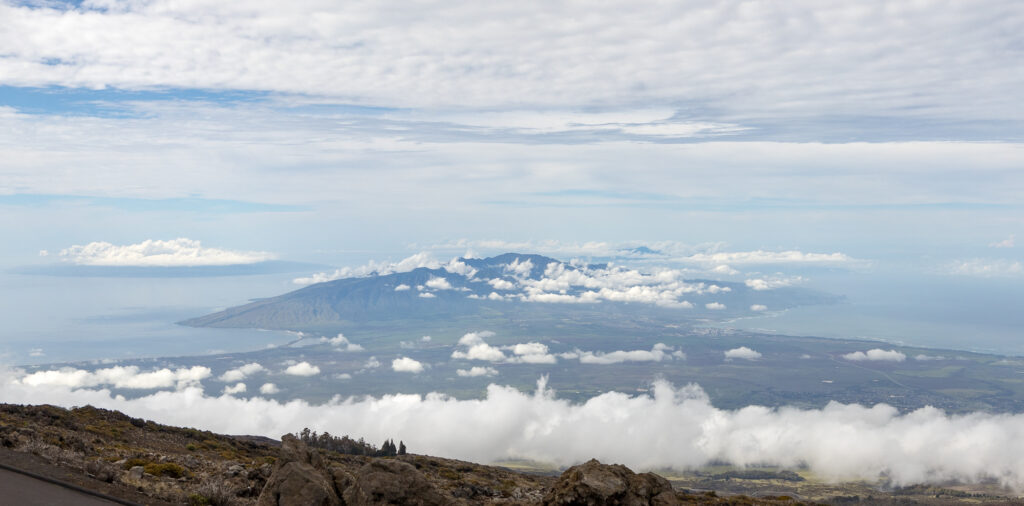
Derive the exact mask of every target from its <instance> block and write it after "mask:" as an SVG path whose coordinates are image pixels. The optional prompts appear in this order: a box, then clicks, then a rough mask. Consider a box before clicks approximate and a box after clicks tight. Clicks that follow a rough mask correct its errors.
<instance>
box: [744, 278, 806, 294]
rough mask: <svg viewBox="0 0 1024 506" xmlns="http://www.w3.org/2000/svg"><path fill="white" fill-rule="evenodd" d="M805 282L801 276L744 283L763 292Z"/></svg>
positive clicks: (749, 280)
mask: <svg viewBox="0 0 1024 506" xmlns="http://www.w3.org/2000/svg"><path fill="white" fill-rule="evenodd" d="M803 280H804V279H803V278H802V277H800V276H795V277H789V278H787V277H781V276H777V277H772V278H754V279H748V280H746V281H744V282H743V283H744V284H746V285H747V286H748V287H750V288H752V289H754V290H757V291H763V290H772V289H775V288H781V287H784V286H792V285H794V284H796V283H800V282H802V281H803Z"/></svg>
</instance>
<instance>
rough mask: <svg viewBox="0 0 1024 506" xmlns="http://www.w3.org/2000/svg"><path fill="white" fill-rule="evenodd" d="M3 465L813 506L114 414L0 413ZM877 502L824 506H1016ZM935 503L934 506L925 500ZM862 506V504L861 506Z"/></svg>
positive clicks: (134, 481) (151, 497)
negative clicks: (351, 449)
mask: <svg viewBox="0 0 1024 506" xmlns="http://www.w3.org/2000/svg"><path fill="white" fill-rule="evenodd" d="M0 444H2V447H3V448H2V449H0V462H3V463H6V464H8V465H12V466H14V467H18V468H21V469H26V470H29V471H32V472H35V473H37V474H42V475H45V476H49V477H52V478H55V479H59V480H62V481H65V482H71V483H73V484H75V485H78V486H80V487H84V488H87V489H90V490H95V491H97V492H101V493H105V494H108V495H111V496H114V497H118V498H122V499H125V500H128V501H132V502H137V503H143V504H156V505H164V504H187V505H246V504H258V505H261V506H263V505H267V506H269V505H282V506H284V505H296V506H298V505H324V506H327V505H363V504H412V505H416V504H419V505H442V504H501V503H504V504H535V505H541V504H543V505H549V504H550V505H555V504H558V505H599V504H621V505H643V504H658V505H670V504H813V503H815V502H811V501H807V500H801V499H800V498H796V497H793V496H786V495H781V494H778V493H772V492H768V490H771V487H772V486H773V484H771V483H765V484H763V485H764V487H765V488H764V489H761V490H756V489H751V490H748V491H747V494H748V495H734V494H719V493H715V492H711V491H703V492H698V491H693V490H689V491H688V490H683V489H680V488H678V482H677V487H676V488H674V487H673V484H672V482H669V481H668V480H666V479H665V478H663V477H661V476H659V475H656V474H652V473H643V474H636V473H634V472H632V471H631V470H629V469H627V468H626V467H624V466H619V465H605V464H601V463H599V462H597V461H594V460H592V461H590V462H587V463H585V464H582V465H579V466H575V467H572V468H569V469H568V470H566V471H564V472H563V473H561V475H560V476H554V475H543V474H530V473H522V472H516V471H513V470H510V469H506V468H502V467H495V466H484V465H478V464H473V463H469V462H462V461H457V460H450V459H443V458H438V457H429V456H423V455H412V454H410V455H399V456H395V457H365V456H353V455H342V454H338V453H335V452H330V451H324V450H319V449H313V448H309V447H308V446H306V445H305V444H304V443H302V442H301V441H300V440H298V439H296V438H294V437H290V436H285V437H283V438H282V441H276V440H272V439H267V438H259V437H244V436H225V435H219V434H213V433H210V432H206V431H200V430H196V429H188V428H179V427H169V426H165V425H160V424H157V423H154V422H151V421H146V420H142V419H138V418H131V417H129V416H127V415H124V414H122V413H119V412H116V411H108V410H103V409H96V408H93V407H88V406H87V407H82V408H75V409H70V410H68V409H63V408H57V407H53V406H16V405H0ZM932 492H933V491H931V490H927V491H923V492H921V493H920V494H917V495H909V494H903V495H893V494H884V493H877V494H875V495H872V496H871V497H870V498H869V497H867V496H857V497H853V496H848V495H847V496H842V495H837V496H835V497H831V498H823V499H816V500H815V501H816V502H817V503H848V502H870V503H879V502H888V503H892V504H913V503H929V504H931V503H935V502H937V501H938V502H942V503H945V502H948V501H950V500H959V499H967V500H970V501H971V502H1007V503H1008V502H1011V500H1010V499H1007V498H995V497H989V498H985V497H982V498H978V497H966V498H965V497H961V498H951V497H946V498H935V497H934V496H932V495H931V493H932ZM925 494H928V495H925ZM862 497H863V499H862Z"/></svg>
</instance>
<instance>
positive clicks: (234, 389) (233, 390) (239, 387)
mask: <svg viewBox="0 0 1024 506" xmlns="http://www.w3.org/2000/svg"><path fill="white" fill-rule="evenodd" d="M245 389H246V387H245V383H235V385H234V386H226V387H224V395H235V394H240V393H243V392H245Z"/></svg>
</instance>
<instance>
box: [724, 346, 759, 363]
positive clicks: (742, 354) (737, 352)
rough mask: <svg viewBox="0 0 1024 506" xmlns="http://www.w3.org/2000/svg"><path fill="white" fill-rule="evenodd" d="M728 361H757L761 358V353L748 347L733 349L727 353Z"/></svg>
mask: <svg viewBox="0 0 1024 506" xmlns="http://www.w3.org/2000/svg"><path fill="white" fill-rule="evenodd" d="M725 358H726V360H731V359H734V358H739V359H743V360H757V359H759V358H761V353H760V352H758V351H754V350H752V349H750V348H747V347H746V346H740V347H739V348H733V349H731V350H728V351H726V352H725Z"/></svg>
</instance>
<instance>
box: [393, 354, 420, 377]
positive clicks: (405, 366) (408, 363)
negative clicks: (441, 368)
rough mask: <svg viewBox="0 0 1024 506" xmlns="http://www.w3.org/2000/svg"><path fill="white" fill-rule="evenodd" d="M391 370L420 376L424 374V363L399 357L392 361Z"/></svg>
mask: <svg viewBox="0 0 1024 506" xmlns="http://www.w3.org/2000/svg"><path fill="white" fill-rule="evenodd" d="M391 369H393V370H394V371H395V372H411V373H413V374H418V373H421V372H423V363H422V362H420V361H418V360H414V359H411V358H409V357H399V358H396V359H394V360H392V361H391Z"/></svg>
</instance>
